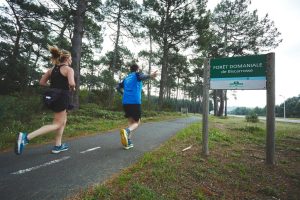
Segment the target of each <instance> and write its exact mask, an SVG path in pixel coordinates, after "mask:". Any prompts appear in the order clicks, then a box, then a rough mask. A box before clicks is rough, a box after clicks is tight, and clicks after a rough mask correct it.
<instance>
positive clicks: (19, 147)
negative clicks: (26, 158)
mask: <svg viewBox="0 0 300 200" xmlns="http://www.w3.org/2000/svg"><path fill="white" fill-rule="evenodd" d="M28 142H29V141H28V139H27V134H26V133H23V132H20V133H19V135H18V136H17V141H16V144H15V153H16V154H17V155H21V154H22V152H23V150H24V148H25V145H26V144H28Z"/></svg>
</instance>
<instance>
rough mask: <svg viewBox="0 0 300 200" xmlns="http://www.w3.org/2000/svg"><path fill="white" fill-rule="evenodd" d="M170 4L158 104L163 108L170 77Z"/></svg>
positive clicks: (164, 29) (166, 22) (167, 13)
mask: <svg viewBox="0 0 300 200" xmlns="http://www.w3.org/2000/svg"><path fill="white" fill-rule="evenodd" d="M170 6H171V5H170V4H168V5H167V10H166V14H165V16H166V18H165V24H164V25H163V62H162V69H161V79H160V86H159V97H158V104H159V107H160V108H162V105H163V97H164V89H165V86H166V83H167V78H168V74H167V73H168V54H169V46H168V23H169V17H170V16H169V15H170Z"/></svg>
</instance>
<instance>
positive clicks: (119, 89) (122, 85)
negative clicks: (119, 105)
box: [116, 81, 124, 95]
mask: <svg viewBox="0 0 300 200" xmlns="http://www.w3.org/2000/svg"><path fill="white" fill-rule="evenodd" d="M123 88H124V81H122V82H121V83H119V84H118V85H117V87H116V89H117V91H118V92H119V93H120V94H121V95H123V90H122V89H123Z"/></svg>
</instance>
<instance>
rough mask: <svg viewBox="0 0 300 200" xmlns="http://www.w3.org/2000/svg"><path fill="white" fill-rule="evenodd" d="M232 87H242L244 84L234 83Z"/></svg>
mask: <svg viewBox="0 0 300 200" xmlns="http://www.w3.org/2000/svg"><path fill="white" fill-rule="evenodd" d="M229 85H230V86H231V87H242V86H243V85H244V83H240V82H238V81H234V82H233V83H230V84H229Z"/></svg>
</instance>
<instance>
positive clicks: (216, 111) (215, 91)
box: [213, 90, 218, 116]
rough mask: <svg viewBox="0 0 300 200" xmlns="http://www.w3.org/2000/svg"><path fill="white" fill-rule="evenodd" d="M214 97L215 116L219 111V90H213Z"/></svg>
mask: <svg viewBox="0 0 300 200" xmlns="http://www.w3.org/2000/svg"><path fill="white" fill-rule="evenodd" d="M213 99H214V116H217V113H218V97H217V90H214V91H213Z"/></svg>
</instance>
